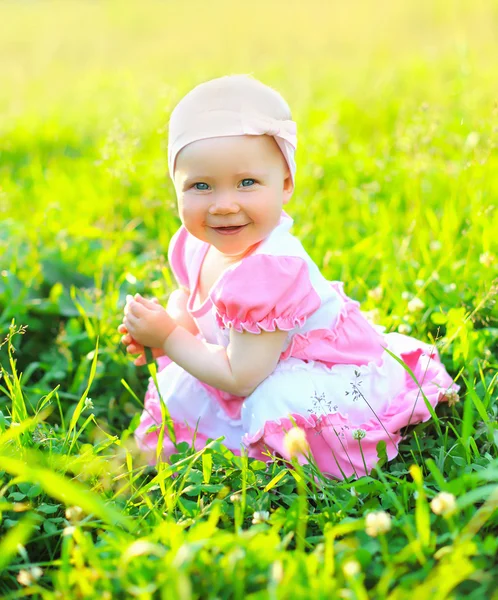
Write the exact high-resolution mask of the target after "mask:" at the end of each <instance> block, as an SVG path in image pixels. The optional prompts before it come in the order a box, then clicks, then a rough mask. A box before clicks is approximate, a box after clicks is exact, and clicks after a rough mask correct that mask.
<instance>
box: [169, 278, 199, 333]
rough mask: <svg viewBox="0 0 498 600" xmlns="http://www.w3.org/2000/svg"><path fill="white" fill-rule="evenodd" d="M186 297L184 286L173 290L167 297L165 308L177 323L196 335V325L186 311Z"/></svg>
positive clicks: (187, 296)
mask: <svg viewBox="0 0 498 600" xmlns="http://www.w3.org/2000/svg"><path fill="white" fill-rule="evenodd" d="M188 298H189V294H188V292H187V290H185V289H184V288H179V289H177V290H174V291H173V292H171V294H170V296H169V298H168V304H167V306H166V310H167V311H168V314H169V315H170V316H171V318H172V319H174V320H175V321H176V323H178V325H181V326H182V327H183V328H185V329H186V330H187V331H190V333H193V334H194V335H197V334H198V333H199V330H198V329H197V325H196V324H195V321H194V320H193V319H192V317H191V316H190V315H189V313H188V311H187V302H188Z"/></svg>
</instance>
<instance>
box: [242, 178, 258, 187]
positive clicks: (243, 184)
mask: <svg viewBox="0 0 498 600" xmlns="http://www.w3.org/2000/svg"><path fill="white" fill-rule="evenodd" d="M244 181H252V182H253V183H256V181H255V180H254V179H243V180H242V187H249V186H248V185H244Z"/></svg>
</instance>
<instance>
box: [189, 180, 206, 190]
mask: <svg viewBox="0 0 498 600" xmlns="http://www.w3.org/2000/svg"><path fill="white" fill-rule="evenodd" d="M197 185H205V186H206V187H200V188H199V187H196V186H197ZM192 187H194V188H195V189H196V190H200V191H204V190H207V188H208V187H209V185H208V184H207V183H204V182H202V181H198V182H197V183H194V185H193V186H192Z"/></svg>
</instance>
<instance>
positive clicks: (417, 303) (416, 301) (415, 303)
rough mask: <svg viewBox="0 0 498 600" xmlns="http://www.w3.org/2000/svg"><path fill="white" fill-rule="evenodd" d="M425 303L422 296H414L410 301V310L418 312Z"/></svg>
mask: <svg viewBox="0 0 498 600" xmlns="http://www.w3.org/2000/svg"><path fill="white" fill-rule="evenodd" d="M424 306H425V304H424V303H423V302H422V300H420V298H413V300H410V302H408V311H409V312H417V311H418V310H422V308H424Z"/></svg>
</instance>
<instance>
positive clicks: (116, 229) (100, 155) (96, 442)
mask: <svg viewBox="0 0 498 600" xmlns="http://www.w3.org/2000/svg"><path fill="white" fill-rule="evenodd" d="M0 22H1V23H2V25H3V26H4V27H3V31H2V38H1V40H0V76H1V81H2V86H1V87H0V114H2V116H3V118H2V119H1V120H0V340H1V341H0V344H1V346H0V365H1V370H0V374H1V375H0V595H1V596H2V598H5V599H10V598H20V597H25V596H31V597H35V598H42V599H43V600H45V599H56V598H57V599H58V598H82V599H93V598H95V597H97V596H99V597H101V598H103V599H111V598H129V597H134V598H141V599H148V598H168V599H169V598H180V599H182V600H183V599H190V598H199V599H205V598H210V599H211V598H236V599H239V598H240V599H241V598H254V599H259V598H261V599H262V598H270V599H273V598H275V599H277V598H278V599H283V598H292V599H294V598H308V597H314V598H317V599H318V598H358V599H366V598H389V599H390V600H397V599H402V598H411V597H417V598H419V599H425V598H427V599H432V598H438V599H439V598H463V597H466V598H471V599H472V600H474V599H481V598H482V599H488V598H497V597H498V596H497V595H496V591H495V581H496V579H497V577H498V568H497V565H496V555H497V550H498V541H497V538H496V530H497V526H498V519H497V510H496V508H497V504H498V497H497V494H498V492H497V489H498V486H497V482H498V456H497V444H498V428H497V412H498V411H497V402H496V398H497V392H496V389H497V376H496V373H497V355H498V346H497V339H498V325H497V323H498V321H497V308H496V292H497V289H498V288H497V283H498V282H497V269H496V264H497V263H496V255H497V254H498V251H497V241H496V231H497V230H498V215H497V211H496V200H495V199H496V197H497V195H498V175H497V173H498V158H497V151H496V148H497V143H498V107H497V97H496V89H495V70H496V60H497V59H498V45H497V43H496V36H495V31H496V26H497V24H498V10H497V8H496V6H495V5H494V4H493V3H491V2H482V3H478V4H475V3H471V2H465V1H460V2H455V3H451V4H450V3H446V2H443V1H437V2H426V1H422V2H414V1H413V2H412V1H411V0H410V1H408V2H404V3H389V2H377V3H375V4H374V3H372V2H367V1H359V0H358V1H353V2H350V3H347V4H342V3H341V4H339V3H335V2H330V3H327V4H326V3H323V2H319V0H312V1H311V2H307V3H298V2H293V1H288V2H285V3H283V2H279V1H275V2H272V3H269V4H266V5H264V4H263V3H262V2H261V1H260V0H258V1H256V2H254V3H251V5H250V7H248V6H246V7H244V9H242V7H239V8H235V7H234V5H228V4H224V3H222V2H219V1H216V2H212V3H208V4H202V3H200V2H198V1H193V2H189V3H182V4H179V3H178V4H174V3H159V2H153V1H152V0H147V1H146V2H142V3H140V4H138V3H136V2H132V1H130V2H124V1H122V2H120V1H115V2H112V1H109V2H101V3H90V2H83V1H77V0H75V1H74V2H56V1H53V2H49V1H46V2H38V3H17V2H2V3H0ZM236 72H250V73H253V74H254V75H255V76H256V77H258V78H260V79H262V80H263V81H265V82H266V83H268V84H270V85H273V86H274V87H276V88H277V89H279V90H280V91H281V92H282V94H283V95H284V96H285V97H286V99H287V100H288V101H289V104H290V105H291V107H292V109H293V116H294V119H295V120H296V121H297V123H298V133H299V148H298V153H297V163H298V172H297V189H296V193H295V195H294V198H293V200H292V202H291V204H290V205H289V208H288V212H289V213H290V214H291V215H292V216H293V217H294V219H295V233H296V234H297V235H298V236H299V238H300V239H301V240H302V241H303V243H304V245H305V247H306V248H307V249H308V251H309V252H310V254H311V255H312V257H313V259H314V260H315V261H316V263H317V264H318V265H319V266H320V268H321V269H322V272H323V273H324V274H325V275H326V276H327V277H328V278H329V279H331V280H334V279H340V280H342V281H344V282H345V290H346V293H347V294H348V295H349V296H351V297H353V298H355V299H357V300H359V301H360V302H361V304H362V310H364V311H365V312H368V313H369V315H370V318H371V319H372V320H374V321H375V322H377V323H379V324H382V325H384V326H386V327H387V330H388V331H402V332H405V333H408V334H410V335H413V336H415V337H417V338H419V339H422V340H424V341H428V342H431V343H434V344H435V346H436V347H437V349H438V351H439V353H440V355H441V358H442V360H443V362H444V364H445V365H446V367H447V369H448V371H449V372H450V373H451V375H452V376H453V377H454V378H455V380H456V381H457V382H458V383H459V384H460V385H461V386H462V389H461V393H460V396H461V398H460V401H459V402H458V403H457V404H455V405H453V406H441V407H438V409H437V411H436V417H435V419H433V420H431V421H429V422H427V423H423V424H420V425H418V426H416V427H414V428H413V429H412V430H411V432H410V433H409V435H408V436H407V438H406V439H405V440H404V441H403V442H402V444H401V446H400V450H401V451H400V455H399V456H398V457H397V458H396V459H395V460H393V461H391V462H390V463H387V464H380V465H379V467H378V468H377V469H375V470H374V471H373V472H372V473H371V474H370V475H369V476H368V477H363V478H361V479H359V480H345V481H338V482H331V481H329V480H325V479H323V477H321V476H320V474H319V473H318V472H316V470H314V468H313V467H312V466H308V467H304V468H301V467H300V466H299V465H297V464H294V465H291V464H289V463H286V462H285V461H278V462H274V463H271V464H269V465H268V466H266V465H265V464H264V463H262V462H260V461H256V460H252V459H247V458H246V457H244V456H242V457H237V456H233V455H232V453H231V452H230V451H228V450H227V449H226V448H225V447H224V446H223V443H222V440H212V441H211V442H209V443H208V445H207V446H206V447H205V448H203V449H202V450H200V451H198V452H194V451H192V449H190V448H188V447H187V446H186V444H180V445H179V447H178V454H176V455H174V457H173V464H172V465H167V464H159V465H158V468H157V470H155V469H152V468H150V467H147V466H144V464H143V461H142V460H141V457H140V456H139V455H138V454H137V452H136V448H135V446H134V444H133V430H134V428H135V427H136V425H137V423H138V416H139V414H140V411H141V407H142V406H143V396H144V391H145V386H146V382H147V377H148V372H147V370H146V369H137V368H135V367H134V366H133V364H132V363H131V361H130V360H129V359H128V358H127V357H126V356H125V355H124V354H123V353H122V352H121V351H120V348H119V335H118V334H117V332H116V327H117V325H118V324H119V322H120V320H121V314H122V308H123V305H124V300H125V297H126V294H128V293H135V292H140V293H142V294H145V295H155V296H157V297H158V298H160V299H161V300H163V301H164V300H165V299H166V298H167V296H168V293H169V292H170V291H171V289H172V287H173V283H172V279H171V273H170V271H169V269H168V265H167V261H166V249H167V246H168V241H169V239H170V237H171V235H172V234H173V233H174V231H175V230H176V229H177V227H178V223H179V221H178V218H177V216H176V212H175V199H174V191H173V187H172V184H171V182H170V181H169V179H168V177H167V174H166V171H167V160H166V153H165V150H166V141H167V135H166V124H167V119H168V115H169V112H170V111H171V109H172V107H173V106H174V104H175V103H176V102H177V101H178V99H179V98H180V97H181V96H182V95H183V94H184V93H185V92H186V91H187V90H188V89H190V88H191V87H192V86H193V85H195V84H196V83H198V82H199V81H202V80H205V79H209V78H211V77H216V76H219V75H222V74H226V73H236ZM414 299H418V300H420V302H411V301H412V300H414ZM440 492H447V493H450V494H453V495H454V496H455V498H456V508H455V511H454V512H453V513H452V514H446V515H437V514H435V513H434V512H433V511H432V510H431V504H430V503H431V501H432V500H433V499H434V498H435V497H436V496H437V495H438V494H439V493H440ZM432 506H434V505H432ZM377 511H386V512H387V513H389V514H390V516H391V521H390V524H391V527H390V529H389V530H388V531H385V532H384V533H380V534H379V535H377V536H372V535H369V534H368V533H367V531H366V521H367V515H368V514H370V513H373V512H377Z"/></svg>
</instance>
